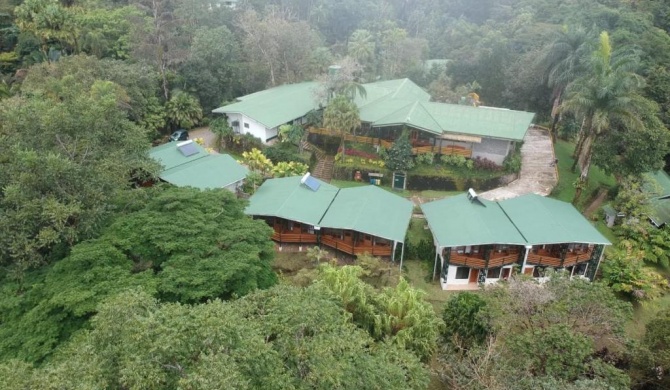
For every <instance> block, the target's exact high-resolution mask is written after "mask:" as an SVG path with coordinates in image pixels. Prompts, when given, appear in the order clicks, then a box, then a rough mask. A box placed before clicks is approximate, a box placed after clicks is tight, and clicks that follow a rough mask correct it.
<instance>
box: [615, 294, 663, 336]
mask: <svg viewBox="0 0 670 390" xmlns="http://www.w3.org/2000/svg"><path fill="white" fill-rule="evenodd" d="M668 308H670V294H665V295H663V296H662V297H660V298H658V299H657V300H655V301H653V302H648V303H644V304H638V305H636V306H635V308H634V309H633V319H632V320H631V321H629V322H628V324H627V325H626V333H627V334H628V337H630V338H632V339H635V340H640V339H641V338H642V336H644V327H645V325H647V323H649V321H651V320H652V319H654V317H655V316H656V313H658V312H659V311H660V310H662V309H668Z"/></svg>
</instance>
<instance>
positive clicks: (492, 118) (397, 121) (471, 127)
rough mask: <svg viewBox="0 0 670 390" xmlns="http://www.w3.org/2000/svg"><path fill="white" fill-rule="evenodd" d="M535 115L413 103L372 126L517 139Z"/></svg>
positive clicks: (493, 109)
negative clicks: (398, 126) (399, 126)
mask: <svg viewBox="0 0 670 390" xmlns="http://www.w3.org/2000/svg"><path fill="white" fill-rule="evenodd" d="M534 116H535V114H533V113H530V112H524V111H514V110H507V109H500V108H490V107H481V106H480V107H472V106H464V105H459V104H445V103H432V102H416V103H415V104H413V105H411V106H405V107H403V108H402V109H398V110H396V111H394V112H391V113H388V114H387V115H386V116H385V117H382V118H379V119H377V120H375V121H374V122H372V126H373V127H383V126H395V125H404V126H409V127H415V128H418V129H421V130H425V131H429V132H431V133H434V134H442V133H445V132H448V133H456V134H468V135H478V136H483V137H489V138H500V139H509V140H516V141H520V140H522V139H523V137H524V136H525V135H526V131H527V130H528V127H529V126H530V125H531V123H532V121H533V117H534ZM361 119H362V118H361Z"/></svg>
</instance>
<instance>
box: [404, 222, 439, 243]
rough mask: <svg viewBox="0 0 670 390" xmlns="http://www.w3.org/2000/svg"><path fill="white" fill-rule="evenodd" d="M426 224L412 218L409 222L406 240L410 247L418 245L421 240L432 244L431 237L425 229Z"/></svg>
mask: <svg viewBox="0 0 670 390" xmlns="http://www.w3.org/2000/svg"><path fill="white" fill-rule="evenodd" d="M427 226H428V224H427V223H426V220H425V219H423V218H412V220H411V221H410V222H409V230H408V231H407V238H408V239H409V243H410V244H411V245H418V244H419V243H420V242H421V240H427V241H429V242H432V239H433V236H432V234H431V233H430V230H429V229H427Z"/></svg>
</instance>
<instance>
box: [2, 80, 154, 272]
mask: <svg viewBox="0 0 670 390" xmlns="http://www.w3.org/2000/svg"><path fill="white" fill-rule="evenodd" d="M127 104H128V96H127V94H126V92H125V90H124V89H123V88H121V87H120V86H119V85H118V84H115V83H113V82H111V81H95V82H93V83H92V84H91V85H82V83H78V82H77V80H76V79H75V78H74V77H72V76H66V77H63V78H62V79H60V80H58V79H55V80H54V79H51V83H50V85H49V86H48V87H46V88H45V89H44V94H43V95H35V96H30V97H24V96H17V97H13V98H10V99H5V100H3V102H2V106H0V136H5V137H6V138H5V139H6V141H5V142H2V144H1V145H0V161H2V165H3V168H2V169H1V170H0V188H2V189H3V191H2V193H0V209H2V210H3V212H2V213H0V231H1V232H2V233H1V234H0V236H1V237H0V242H1V245H0V257H1V261H2V264H3V265H4V266H9V267H11V269H13V270H14V271H16V272H17V275H21V273H22V272H23V271H25V270H26V269H29V268H31V267H34V266H39V265H42V264H43V263H44V262H48V261H50V260H52V259H53V258H54V256H55V258H58V257H59V256H62V253H60V252H61V251H62V250H64V249H65V248H66V247H67V246H69V245H73V244H74V243H76V242H78V241H79V240H81V239H85V238H89V237H91V236H92V235H94V234H96V232H98V230H99V228H100V227H101V225H102V224H103V222H104V221H105V220H106V218H108V217H109V216H110V215H111V214H112V213H113V211H114V205H113V200H114V199H116V197H117V196H122V194H124V193H125V192H126V191H127V190H129V189H130V188H131V185H132V182H131V180H132V179H133V177H134V176H138V177H139V176H143V177H145V178H146V177H147V176H151V175H153V173H155V171H156V168H157V167H156V166H155V163H153V162H151V160H149V158H148V156H147V155H146V148H147V147H148V137H147V133H146V131H145V130H143V129H142V128H140V127H139V126H137V125H136V124H134V123H132V122H131V121H130V120H128V118H127V114H126V112H125V111H124V110H123V109H121V107H127ZM54 250H56V252H54Z"/></svg>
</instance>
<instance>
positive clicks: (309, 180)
mask: <svg viewBox="0 0 670 390" xmlns="http://www.w3.org/2000/svg"><path fill="white" fill-rule="evenodd" d="M300 182H301V183H302V184H304V185H306V186H307V188H309V189H310V190H312V191H314V192H316V191H318V190H319V187H321V183H319V181H318V180H316V179H315V178H313V177H312V176H310V174H309V172H307V173H305V176H303V177H302V179H300Z"/></svg>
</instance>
